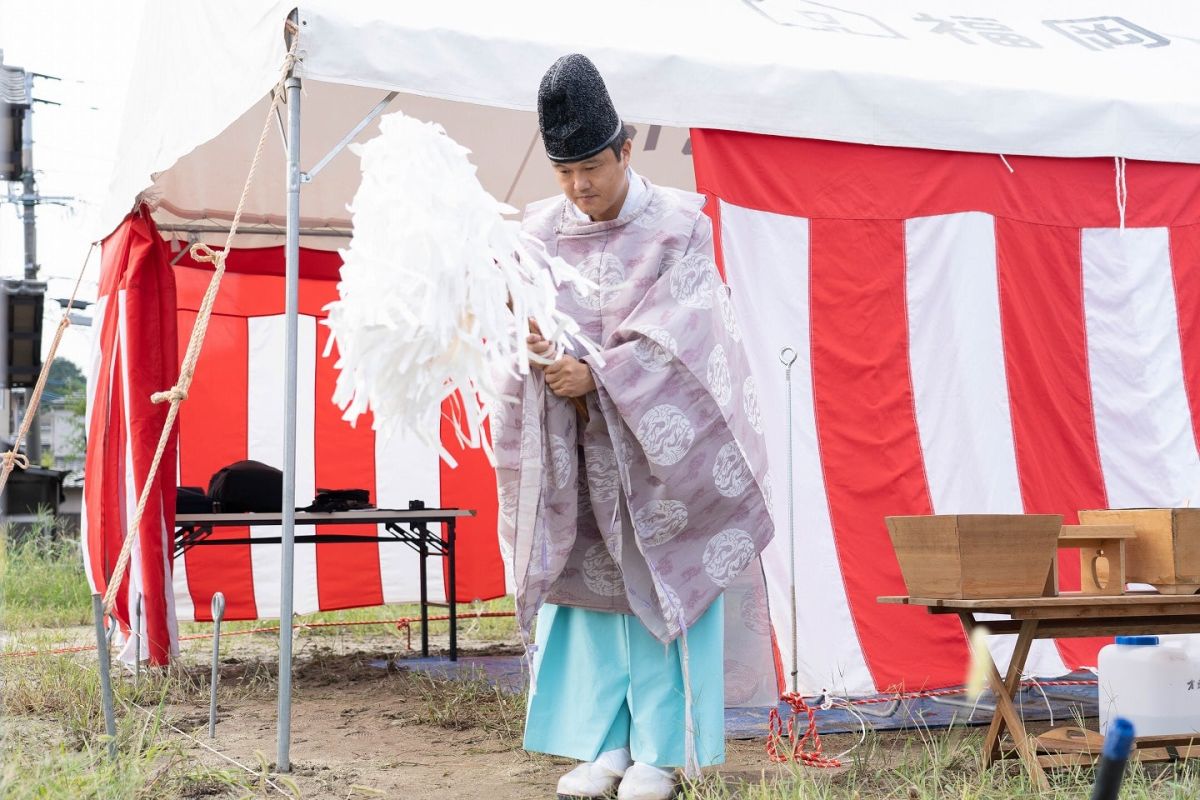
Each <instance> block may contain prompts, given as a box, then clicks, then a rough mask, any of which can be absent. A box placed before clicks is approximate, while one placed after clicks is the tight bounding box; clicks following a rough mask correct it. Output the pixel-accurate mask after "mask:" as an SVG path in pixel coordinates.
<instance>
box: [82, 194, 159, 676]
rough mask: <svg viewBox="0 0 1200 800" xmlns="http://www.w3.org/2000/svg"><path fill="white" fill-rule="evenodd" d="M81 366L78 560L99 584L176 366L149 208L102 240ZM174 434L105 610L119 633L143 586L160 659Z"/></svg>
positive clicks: (150, 637) (152, 648) (117, 547)
mask: <svg viewBox="0 0 1200 800" xmlns="http://www.w3.org/2000/svg"><path fill="white" fill-rule="evenodd" d="M102 252H103V255H102V261H101V274H100V289H99V293H98V301H97V303H96V309H95V322H94V326H95V327H94V328H93V330H94V332H95V334H94V336H95V338H94V340H93V344H92V364H91V369H90V370H89V372H88V404H87V421H86V427H85V430H86V431H87V456H86V461H85V469H86V475H87V480H86V482H85V484H84V497H83V503H84V510H83V515H82V522H83V533H82V537H81V541H82V546H83V557H84V558H83V561H84V568H85V571H86V572H87V576H88V581H89V583H90V584H91V587H92V591H93V592H101V593H103V592H104V591H105V589H106V588H107V586H108V583H109V577H110V576H111V574H112V569H113V566H114V565H115V563H116V561H117V556H118V554H119V553H120V552H121V546H122V543H123V542H124V540H125V531H126V528H127V526H128V521H129V518H130V517H132V516H133V511H134V509H135V508H136V507H137V501H138V497H139V495H140V493H141V490H142V486H143V484H144V481H145V478H146V475H147V473H148V472H149V469H150V463H151V461H152V460H153V458H154V452H155V448H156V447H157V445H158V441H159V436H160V435H161V431H162V426H163V422H164V421H165V419H166V415H167V406H166V405H165V404H164V405H154V404H152V403H151V402H150V395H151V394H152V393H153V392H156V391H160V390H163V389H167V388H170V387H171V386H172V385H173V384H174V382H175V377H176V375H177V374H178V367H179V360H178V355H177V353H176V350H175V282H174V276H173V275H172V274H171V270H170V268H169V267H168V265H167V257H166V252H165V248H164V244H163V241H162V239H161V237H160V236H159V235H158V231H157V230H156V229H155V227H154V222H153V220H151V219H150V215H149V213H148V212H139V213H135V214H131V215H130V216H129V217H128V218H127V219H126V220H125V222H124V223H122V225H121V226H120V227H119V228H118V229H117V230H116V231H115V232H113V234H112V235H111V236H109V237H108V238H107V239H105V240H104V248H103V251H102ZM175 461H176V455H175V439H174V438H173V437H172V439H171V441H170V443H169V445H168V448H167V450H166V453H165V456H164V458H163V462H162V467H161V469H160V471H159V473H158V475H157V476H156V477H155V479H154V486H153V488H152V490H151V492H150V495H149V502H148V503H147V505H146V509H145V512H144V513H143V515H142V519H141V524H140V526H139V528H140V529H139V531H138V532H137V535H136V537H135V538H134V542H133V550H132V557H131V559H130V562H129V569H128V571H127V574H126V576H125V579H124V580H123V581H122V582H121V588H120V590H119V591H118V594H117V602H116V605H115V607H114V609H113V613H114V615H115V616H116V618H117V619H118V621H119V624H120V626H121V629H122V633H123V634H124V635H125V636H126V638H127V639H128V640H130V641H132V639H130V638H129V637H128V634H129V632H130V625H131V624H132V622H133V620H136V619H137V616H138V615H137V612H136V604H137V598H138V596H139V595H140V596H142V598H143V600H142V603H143V614H142V634H143V635H144V637H145V638H144V639H143V641H145V642H146V644H147V646H146V647H143V648H142V652H143V653H144V654H146V655H147V657H148V658H149V659H150V663H152V664H165V663H167V661H168V660H169V659H170V656H171V654H172V652H173V651H174V649H175V644H176V636H177V633H176V628H175V610H174V595H173V592H172V590H171V551H172V540H173V532H174V519H175Z"/></svg>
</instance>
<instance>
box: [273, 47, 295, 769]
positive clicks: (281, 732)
mask: <svg viewBox="0 0 1200 800" xmlns="http://www.w3.org/2000/svg"><path fill="white" fill-rule="evenodd" d="M284 85H285V86H286V88H287V112H288V137H287V143H288V146H287V245H286V247H285V249H284V265H285V266H284V276H285V283H286V286H287V289H286V314H287V357H286V361H285V362H284V386H283V424H284V428H283V509H282V510H283V532H282V539H283V541H282V543H281V545H280V559H281V562H282V563H281V567H282V568H281V574H280V578H279V594H280V597H279V721H278V724H277V735H278V744H279V747H278V753H277V757H276V760H275V764H276V767H275V768H276V769H277V770H278V771H279V772H291V769H292V764H291V759H290V756H289V752H288V751H289V749H290V746H291V740H292V580H293V566H294V556H295V549H296V539H295V533H296V531H295V525H296V392H297V386H296V382H297V381H296V360H297V359H296V356H297V352H298V346H297V339H298V313H299V292H300V78H299V77H297V75H296V74H295V69H294V68H293V70H292V72H291V73H290V74H289V75H288V78H287V82H286V83H285V84H284Z"/></svg>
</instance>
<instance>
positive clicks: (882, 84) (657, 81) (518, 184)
mask: <svg viewBox="0 0 1200 800" xmlns="http://www.w3.org/2000/svg"><path fill="white" fill-rule="evenodd" d="M295 5H296V4H295V2H294V0H292V1H291V2H285V1H283V0H243V1H242V2H239V3H236V4H223V3H200V4H197V3H186V2H181V0H166V1H164V2H155V3H150V4H147V12H146V14H147V16H146V18H145V21H144V27H143V33H142V45H141V47H140V48H139V55H138V59H139V60H138V63H137V65H136V66H135V70H134V76H135V78H134V86H133V87H132V88H131V91H130V94H129V98H128V106H127V109H126V123H125V127H124V132H123V136H122V144H121V152H120V157H119V159H118V162H117V163H118V167H117V170H116V173H115V174H114V177H113V181H112V186H111V192H110V195H109V197H108V199H107V202H106V204H105V207H104V212H103V213H102V214H101V215H100V221H99V227H100V228H101V230H98V231H97V233H98V234H100V235H103V234H105V233H107V232H108V231H110V230H112V229H113V228H114V227H115V226H116V225H117V224H118V223H119V222H120V220H121V218H122V217H123V216H124V214H125V213H126V212H127V211H128V210H129V209H130V207H131V206H132V204H133V202H134V199H135V197H137V195H138V194H139V193H140V192H142V191H144V190H146V189H148V188H150V187H151V186H153V187H154V192H153V195H154V196H155V197H157V198H158V199H159V201H160V202H161V203H162V206H161V210H160V213H159V214H158V217H159V219H160V221H162V222H171V221H178V220H177V219H175V220H173V219H172V217H181V218H187V219H203V218H205V217H208V218H212V219H217V220H227V219H228V217H229V216H231V211H232V207H233V205H234V204H235V203H236V200H237V187H238V186H240V185H241V181H242V179H243V177H244V174H245V167H246V166H247V165H248V164H249V160H250V157H251V154H252V151H253V148H254V141H255V137H256V136H257V133H258V131H259V129H260V128H259V126H260V124H261V111H260V110H259V109H260V108H265V105H262V103H263V102H264V101H263V97H264V95H265V94H266V93H267V92H268V91H269V89H270V88H271V87H272V86H273V85H274V83H275V81H276V79H277V78H278V67H279V64H280V63H281V61H282V58H283V55H284V50H285V47H284V41H283V22H284V20H285V19H286V17H287V15H288V14H289V13H290V12H291V11H292V10H293V8H295ZM1114 5H1117V6H1124V8H1114ZM589 8H590V9H591V10H590V11H589V13H588V14H586V15H580V14H577V13H566V11H565V7H564V6H563V5H562V4H561V3H553V2H549V1H548V0H525V1H524V2H521V3H512V4H498V3H494V2H487V1H486V0H443V1H442V2H437V3H404V4H396V3H389V2H383V0H361V1H360V2H355V3H345V2H332V0H316V1H315V2H311V3H305V4H304V5H302V6H300V7H299V17H300V25H301V40H300V56H301V58H302V65H301V70H300V71H301V75H302V76H303V77H304V78H305V84H304V85H305V92H306V97H305V100H304V105H305V112H304V128H303V144H302V147H303V153H302V158H301V167H302V169H305V170H308V169H310V168H311V167H312V166H313V165H314V164H315V163H316V162H317V161H319V159H321V158H322V157H323V156H324V155H325V153H327V152H328V151H329V149H330V148H331V147H332V146H333V145H335V144H336V143H337V142H338V141H339V140H340V139H341V138H342V137H343V136H344V135H345V134H346V132H348V131H349V130H350V128H351V127H352V126H353V125H354V124H356V123H357V122H358V121H359V120H360V119H361V118H362V117H363V115H364V114H365V113H367V112H368V111H369V110H370V109H371V108H372V107H373V106H374V105H375V104H376V103H377V102H379V100H381V99H382V98H383V96H384V94H385V92H389V91H397V92H402V93H404V94H403V95H401V97H399V98H397V99H396V100H395V101H394V102H393V104H392V105H391V108H392V109H395V108H400V109H403V110H405V111H406V112H407V113H410V114H412V115H414V116H417V117H421V118H426V119H435V120H437V121H439V122H441V123H442V124H444V125H445V126H446V128H447V130H448V131H449V132H450V134H451V135H452V136H454V137H455V138H456V139H458V140H459V141H461V142H463V143H464V144H466V145H467V146H468V147H471V148H472V149H473V150H474V151H475V153H476V162H477V163H478V164H480V172H481V177H482V178H483V181H484V184H485V186H487V188H488V189H489V190H490V191H492V193H493V194H496V195H497V196H498V197H501V198H503V197H508V198H509V200H510V202H512V203H514V204H516V205H520V204H521V203H523V202H525V201H527V200H529V199H532V198H534V197H537V196H542V195H546V194H549V193H552V192H553V190H554V187H553V184H552V183H551V182H550V175H549V172H548V170H545V169H543V168H542V163H541V161H540V159H541V155H540V146H541V145H540V142H539V141H537V137H536V135H535V134H536V118H535V117H534V116H533V115H532V114H531V113H530V112H531V111H532V110H533V109H534V107H535V98H536V89H537V85H538V81H539V79H540V77H541V75H542V72H543V71H544V70H545V69H546V67H547V66H548V65H549V64H550V63H552V62H553V61H554V59H555V58H557V57H558V56H559V55H562V54H563V53H566V52H571V51H580V52H584V53H587V54H588V55H589V56H590V57H592V58H593V60H595V61H596V63H597V65H598V66H599V67H600V70H601V72H602V73H603V74H604V75H605V79H606V81H607V82H608V85H609V87H610V90H611V92H612V95H613V97H614V100H615V102H616V104H617V107H618V109H619V110H620V111H621V113H622V114H623V115H624V116H625V118H626V120H627V121H629V122H632V123H635V124H638V123H641V124H642V125H640V127H641V128H642V131H641V134H642V136H643V137H645V138H643V139H642V143H641V145H639V147H638V151H637V152H638V156H637V158H638V162H637V166H638V167H639V168H641V169H642V170H643V171H645V172H646V173H647V174H648V175H649V176H650V177H651V178H652V179H654V180H657V181H659V182H662V183H672V184H675V185H684V186H686V185H688V183H689V182H690V180H691V178H690V159H689V158H688V156H687V154H686V153H685V152H684V150H685V147H684V143H685V137H686V131H685V130H682V129H686V128H688V127H710V128H723V129H732V130H744V131H753V132H760V133H769V134H778V135H784V136H802V137H812V138H819V139H830V140H836V141H849V142H861V143H867V144H880V145H894V146H906V147H921V148H933V149H946V150H962V151H974V152H991V153H1002V154H1027V155H1045V156H1067V157H1074V156H1124V157H1128V158H1138V159H1150V160H1161V161H1180V162H1193V163H1200V95H1197V93H1196V92H1195V91H1194V89H1193V88H1192V86H1191V83H1192V81H1191V77H1190V76H1193V75H1195V74H1197V72H1198V71H1200V6H1196V4H1195V3H1190V2H1187V0H1163V2H1158V3H1154V4H1141V3H1136V4H1135V3H1131V2H1129V0H1125V2H1123V3H1117V4H1114V3H1101V2H1098V0H1059V2H1054V3H1045V2H1030V1H1029V0H1025V1H1023V2H1000V0H957V1H952V2H947V1H946V0H931V1H930V2H922V3H915V2H911V1H908V2H893V1H892V0H841V1H840V2H835V3H818V2H810V1H809V0H687V1H686V2H685V1H684V0H657V2H654V3H641V2H635V0H609V2H606V3H603V4H600V5H597V6H594V7H589ZM352 87H354V88H352ZM171 98H177V100H175V101H173V102H172V100H171ZM468 104H470V105H468ZM256 106H257V107H256ZM480 106H485V107H487V108H480ZM646 124H648V125H656V126H657V125H661V126H666V128H665V130H663V129H654V130H653V131H652V130H651V129H649V128H646V127H645V125H646ZM371 133H372V128H370V127H369V128H368V129H367V130H366V131H365V132H364V133H363V134H361V135H360V138H362V137H363V136H369V135H371ZM651 136H653V138H654V139H655V141H654V142H653V144H654V145H655V147H654V148H653V149H652V150H646V145H647V144H649V143H650V138H651ZM201 145H203V147H201ZM531 145H532V150H531ZM269 146H270V147H271V148H273V149H274V152H273V153H268V154H267V156H266V159H265V161H264V164H266V165H267V167H266V168H265V169H264V171H263V172H262V174H261V175H260V176H259V178H258V180H257V182H256V185H255V189H254V193H253V196H252V197H251V200H250V203H249V205H248V207H247V211H248V215H247V218H246V221H247V222H248V223H253V222H255V221H270V222H275V223H278V222H280V221H281V220H282V217H283V202H284V192H283V177H284V176H283V173H282V171H281V170H274V169H272V168H271V165H272V164H279V163H282V145H281V143H280V141H279V138H278V137H273V139H272V141H271V142H269ZM197 148H200V149H199V150H197ZM189 153H190V154H192V155H191V157H188V154H189ZM173 165H174V166H173ZM523 167H525V168H524V169H523ZM168 170H169V171H168ZM152 176H155V177H153V178H152ZM357 182H358V181H357V163H356V160H355V159H353V158H347V157H346V156H340V157H338V158H335V159H334V160H333V161H332V162H330V166H329V167H328V169H327V170H326V171H325V172H324V173H322V175H321V176H319V177H318V178H317V179H316V180H314V182H313V183H312V184H311V185H309V186H307V187H306V190H305V193H304V206H303V216H304V218H305V223H306V225H309V226H320V225H333V226H344V225H345V221H346V218H347V215H346V212H345V210H344V209H345V204H346V202H347V201H348V200H349V198H350V196H351V195H352V193H353V190H354V188H355V187H356V186H357ZM242 243H243V244H250V243H252V242H250V241H243V242H242ZM306 244H310V245H314V246H320V243H319V242H315V241H306ZM331 244H332V243H328V244H326V246H330V245H331Z"/></svg>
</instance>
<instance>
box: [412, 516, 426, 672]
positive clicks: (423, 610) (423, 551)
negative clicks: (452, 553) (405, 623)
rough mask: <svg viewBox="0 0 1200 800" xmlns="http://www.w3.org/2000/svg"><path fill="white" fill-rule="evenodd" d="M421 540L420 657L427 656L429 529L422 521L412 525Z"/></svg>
mask: <svg viewBox="0 0 1200 800" xmlns="http://www.w3.org/2000/svg"><path fill="white" fill-rule="evenodd" d="M413 530H415V531H417V533H419V534H420V536H419V538H420V540H421V559H420V560H421V657H422V658H428V657H429V582H428V581H427V580H426V577H427V576H426V572H427V568H426V566H425V560H426V559H427V558H429V541H428V539H426V537H427V536H429V529H428V527H427V526H426V525H425V524H424V523H417V524H416V525H413Z"/></svg>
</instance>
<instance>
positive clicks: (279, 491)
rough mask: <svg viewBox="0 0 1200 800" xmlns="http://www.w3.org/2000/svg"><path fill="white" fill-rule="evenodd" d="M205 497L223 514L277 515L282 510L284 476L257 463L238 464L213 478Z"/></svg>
mask: <svg viewBox="0 0 1200 800" xmlns="http://www.w3.org/2000/svg"><path fill="white" fill-rule="evenodd" d="M208 494H209V496H210V497H211V498H212V499H213V500H214V501H215V502H216V503H217V505H218V506H219V508H218V510H219V511H221V512H223V513H230V514H244V513H246V512H272V511H273V512H275V513H278V512H280V511H282V510H283V472H281V471H280V470H278V469H275V467H272V466H269V465H267V464H263V463H261V462H259V461H238V462H236V463H234V464H230V465H229V466H227V467H222V468H221V469H220V470H218V471H217V474H216V475H213V476H212V480H211V481H209V483H208Z"/></svg>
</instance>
